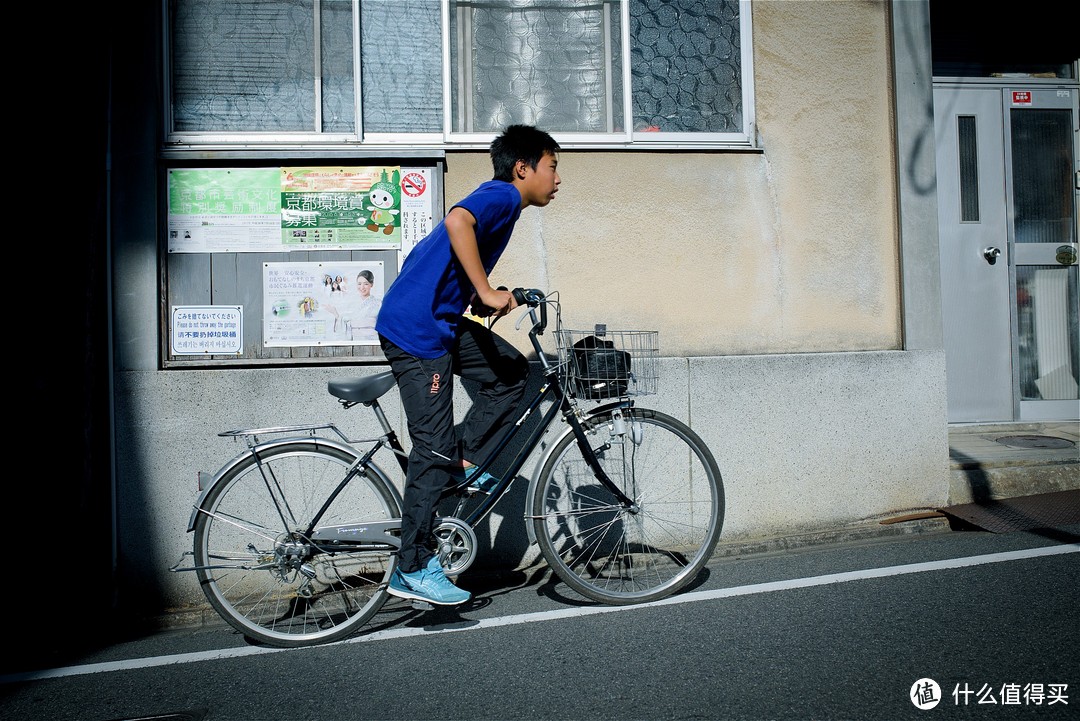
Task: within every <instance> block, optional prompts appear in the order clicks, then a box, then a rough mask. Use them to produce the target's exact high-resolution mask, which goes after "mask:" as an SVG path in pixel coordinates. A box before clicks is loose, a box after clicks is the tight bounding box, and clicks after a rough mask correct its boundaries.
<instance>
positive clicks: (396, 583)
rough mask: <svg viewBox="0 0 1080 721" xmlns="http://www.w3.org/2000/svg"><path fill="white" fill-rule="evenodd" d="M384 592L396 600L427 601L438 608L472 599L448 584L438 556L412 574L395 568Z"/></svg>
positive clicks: (462, 590)
mask: <svg viewBox="0 0 1080 721" xmlns="http://www.w3.org/2000/svg"><path fill="white" fill-rule="evenodd" d="M386 591H387V592H388V593H389V594H390V595H391V596H397V597H398V598H409V599H414V600H417V601H427V602H428V603H434V604H436V605H439V606H456V605H458V604H459V603H465V602H466V601H468V600H469V599H470V598H472V594H471V593H469V592H468V591H466V590H464V589H461V588H458V587H457V586H455V585H454V584H452V583H450V579H449V578H447V577H446V574H445V573H444V572H443V569H442V566H441V565H440V564H439V557H438V556H432V557H431V559H430V560H429V561H428V562H427V564H426V565H425V566H424V567H423V568H421V569H420V570H419V571H414V572H412V573H402V572H401V569H397V568H395V569H394V574H393V575H392V576H390V585H389V586H387V588H386Z"/></svg>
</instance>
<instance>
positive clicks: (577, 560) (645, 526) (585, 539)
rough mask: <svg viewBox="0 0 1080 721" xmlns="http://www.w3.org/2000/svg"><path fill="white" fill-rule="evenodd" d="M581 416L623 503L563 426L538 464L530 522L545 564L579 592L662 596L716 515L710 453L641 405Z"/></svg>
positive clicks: (684, 577) (601, 597)
mask: <svg viewBox="0 0 1080 721" xmlns="http://www.w3.org/2000/svg"><path fill="white" fill-rule="evenodd" d="M613 412H615V411H606V412H602V413H599V414H597V415H595V416H591V417H588V418H586V419H585V420H584V421H582V425H583V427H584V429H585V432H586V435H587V437H588V439H589V441H590V446H591V447H592V448H593V452H594V453H595V454H596V457H597V459H598V460H599V462H600V465H601V466H602V467H603V469H604V471H605V472H606V473H607V475H608V477H609V478H610V479H611V480H612V482H614V483H615V485H617V486H618V487H619V488H620V489H621V490H622V491H623V493H625V494H626V495H627V496H628V497H629V498H630V499H631V500H632V501H633V502H634V506H633V507H631V508H624V507H623V506H622V505H621V504H620V503H619V502H618V501H617V500H616V499H615V497H614V495H613V494H612V493H611V491H609V490H608V489H607V488H605V487H604V486H603V485H602V484H601V483H600V482H599V481H598V480H597V479H596V475H595V474H594V473H593V471H592V469H591V468H590V467H589V465H588V464H587V463H586V462H585V459H584V457H583V456H582V453H581V451H580V449H579V448H578V444H577V438H576V437H575V435H574V434H573V433H567V434H564V435H563V436H562V437H561V439H560V440H559V441H558V442H557V445H556V446H555V447H554V448H553V450H552V452H551V455H550V456H549V457H548V460H547V462H546V463H545V464H544V466H543V468H542V469H541V471H540V476H539V479H538V482H537V484H536V487H535V490H534V495H533V497H532V501H531V505H532V519H533V530H534V531H535V534H536V539H537V541H538V543H539V545H540V552H541V554H542V555H543V556H544V559H545V560H546V561H547V563H548V565H549V566H550V567H551V568H552V570H553V571H554V572H555V573H556V574H557V575H558V576H559V577H560V578H561V579H562V580H563V581H564V582H565V583H566V584H567V585H568V586H570V587H571V588H572V589H574V590H575V591H576V592H578V593H580V594H581V595H583V596H585V597H586V598H590V599H593V600H595V601H600V602H602V603H608V604H613V605H628V604H632V603H642V602H646V601H654V600H656V599H659V598H663V597H665V596H668V595H670V594H672V593H675V592H676V591H678V590H679V589H681V588H683V587H685V586H686V585H687V584H688V583H690V582H691V581H693V580H694V579H695V578H696V577H697V575H698V573H699V572H700V571H701V569H702V568H704V566H705V564H706V563H707V562H708V560H709V558H710V557H711V556H712V552H713V550H714V549H715V547H716V542H717V540H718V539H719V536H720V528H721V526H722V525H723V521H724V486H723V482H722V480H721V478H720V470H719V469H718V468H717V466H716V461H715V460H714V459H713V456H712V454H711V453H710V452H709V449H708V448H707V447H706V445H705V443H704V442H703V441H702V440H701V438H700V437H699V436H698V435H697V434H696V433H695V432H694V431H693V430H691V429H690V427H689V426H687V425H686V424H684V423H682V422H681V421H679V420H677V419H675V418H672V417H671V416H668V415H665V414H663V413H659V412H657V411H653V410H649V409H645V408H624V409H621V411H618V412H621V414H622V419H621V420H620V419H618V418H616V417H613V415H612V414H613Z"/></svg>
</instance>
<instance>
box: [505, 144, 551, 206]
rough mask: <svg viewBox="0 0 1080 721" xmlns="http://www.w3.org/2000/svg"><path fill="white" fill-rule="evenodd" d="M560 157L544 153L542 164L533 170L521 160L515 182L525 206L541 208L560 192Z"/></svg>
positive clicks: (516, 171)
mask: <svg viewBox="0 0 1080 721" xmlns="http://www.w3.org/2000/svg"><path fill="white" fill-rule="evenodd" d="M558 167H559V158H558V156H555V155H552V154H551V153H544V156H543V157H542V158H540V162H539V163H537V164H536V168H535V169H533V168H531V167H530V166H529V164H528V163H526V162H525V161H524V160H519V161H518V164H517V166H516V167H515V168H514V172H515V182H514V185H516V186H517V188H518V190H519V191H520V192H521V201H522V203H523V204H524V206H529V205H535V206H538V207H540V208H542V207H544V206H545V205H547V204H548V203H550V202H551V201H552V199H554V197H555V193H557V192H558V191H559V183H561V182H562V179H561V178H559V172H558V170H557V168H558Z"/></svg>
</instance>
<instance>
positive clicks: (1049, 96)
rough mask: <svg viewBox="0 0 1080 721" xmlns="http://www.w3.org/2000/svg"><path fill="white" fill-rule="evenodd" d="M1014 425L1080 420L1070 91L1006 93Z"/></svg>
mask: <svg viewBox="0 0 1080 721" xmlns="http://www.w3.org/2000/svg"><path fill="white" fill-rule="evenodd" d="M1004 102H1005V105H1006V118H1007V120H1006V123H1007V128H1006V134H1007V137H1008V143H1007V152H1008V154H1009V156H1010V158H1009V159H1007V167H1008V168H1009V170H1010V173H1009V185H1010V192H1009V209H1008V210H1009V215H1010V218H1011V221H1012V222H1011V235H1012V242H1013V252H1012V258H1013V261H1014V266H1015V267H1014V284H1015V286H1014V287H1015V293H1014V295H1013V297H1014V300H1015V312H1014V315H1013V318H1014V323H1015V328H1014V337H1015V349H1014V354H1015V359H1016V363H1015V368H1016V379H1015V381H1016V389H1017V395H1018V404H1019V417H1020V419H1021V420H1051V419H1055V420H1064V419H1072V418H1080V333H1078V331H1077V318H1078V316H1080V305H1078V299H1077V213H1076V205H1077V202H1076V194H1077V187H1076V182H1077V181H1076V178H1077V172H1078V168H1077V157H1076V156H1077V153H1076V140H1075V136H1076V124H1077V91H1076V90H1060V89H1047V90H1026V89H1025V90H1019V89H1010V88H1007V89H1005V92H1004Z"/></svg>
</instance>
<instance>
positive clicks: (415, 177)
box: [401, 173, 427, 198]
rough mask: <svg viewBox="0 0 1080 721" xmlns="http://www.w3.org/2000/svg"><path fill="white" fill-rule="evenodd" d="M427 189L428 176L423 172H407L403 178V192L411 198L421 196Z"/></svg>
mask: <svg viewBox="0 0 1080 721" xmlns="http://www.w3.org/2000/svg"><path fill="white" fill-rule="evenodd" d="M425 190H427V178H425V177H424V175H423V174H422V173H406V174H405V177H404V178H402V179H401V192H403V193H405V195H407V196H409V197H410V198H419V197H420V196H421V195H423V194H424V191H425Z"/></svg>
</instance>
